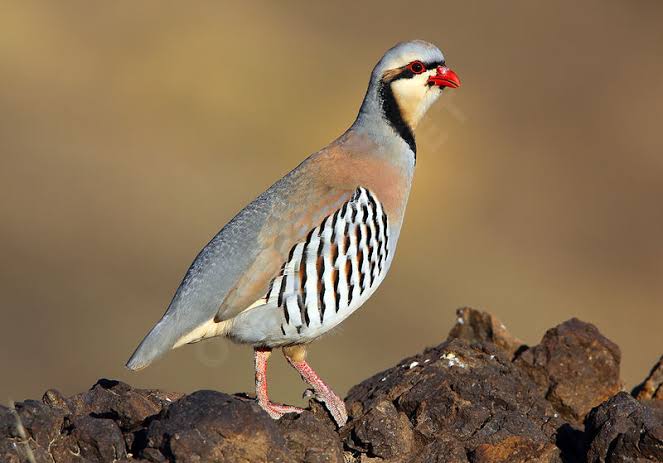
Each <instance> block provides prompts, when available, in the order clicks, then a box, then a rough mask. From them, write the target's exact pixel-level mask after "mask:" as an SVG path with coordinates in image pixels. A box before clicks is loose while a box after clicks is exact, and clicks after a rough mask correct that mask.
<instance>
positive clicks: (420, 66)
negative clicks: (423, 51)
mask: <svg viewBox="0 0 663 463" xmlns="http://www.w3.org/2000/svg"><path fill="white" fill-rule="evenodd" d="M407 68H408V69H409V70H410V71H412V72H413V73H415V74H421V73H422V72H424V71H425V70H426V66H424V63H422V62H421V61H412V62H411V63H410V64H408V65H407Z"/></svg>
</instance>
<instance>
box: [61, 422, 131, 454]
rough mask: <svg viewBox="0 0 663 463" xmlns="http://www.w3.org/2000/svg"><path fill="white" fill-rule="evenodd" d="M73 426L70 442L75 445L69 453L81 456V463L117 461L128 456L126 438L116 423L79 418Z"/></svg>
mask: <svg viewBox="0 0 663 463" xmlns="http://www.w3.org/2000/svg"><path fill="white" fill-rule="evenodd" d="M72 424H73V430H72V432H71V438H72V439H70V442H75V444H74V448H70V449H69V451H70V452H71V453H72V454H80V457H81V461H85V460H92V461H115V460H119V459H120V458H124V457H126V456H127V452H126V449H125V445H124V437H123V436H122V432H121V431H120V428H119V427H118V425H117V424H116V423H115V421H113V420H110V419H106V418H94V417H92V416H79V417H76V418H74V420H73V423H72ZM76 460H78V459H76Z"/></svg>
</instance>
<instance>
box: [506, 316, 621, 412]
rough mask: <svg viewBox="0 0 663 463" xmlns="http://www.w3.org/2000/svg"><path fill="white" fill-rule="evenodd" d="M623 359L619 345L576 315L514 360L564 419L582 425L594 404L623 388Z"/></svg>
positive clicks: (547, 333)
mask: <svg viewBox="0 0 663 463" xmlns="http://www.w3.org/2000/svg"><path fill="white" fill-rule="evenodd" d="M620 359H621V353H620V350H619V347H617V345H616V344H614V343H613V342H612V341H610V340H609V339H607V338H606V337H604V336H603V335H602V334H601V333H600V332H599V331H598V330H597V329H596V327H595V326H594V325H591V324H589V323H585V322H582V321H580V320H578V319H575V318H573V319H571V320H568V321H566V322H564V323H562V324H561V325H558V326H556V327H555V328H552V329H550V330H548V331H547V332H546V334H545V335H544V337H543V340H542V341H541V344H539V345H538V346H535V347H532V348H529V349H525V350H524V351H522V352H521V353H520V355H518V356H517V358H516V359H515V361H514V363H515V365H517V366H518V367H519V368H520V369H522V370H523V371H524V372H525V373H527V375H528V376H529V377H530V378H531V379H532V380H533V381H534V382H535V383H536V384H538V385H539V387H540V388H541V390H542V391H543V393H544V396H545V398H546V399H547V400H548V401H549V402H550V403H551V404H552V405H553V406H554V407H555V409H556V410H557V411H558V412H559V413H560V414H561V415H562V417H563V418H564V419H566V420H568V421H570V422H572V423H574V424H581V423H582V421H583V419H584V417H585V415H586V414H587V413H588V412H589V411H590V410H591V409H592V408H593V407H596V406H597V405H599V404H600V403H602V402H604V401H605V400H607V399H609V398H610V397H612V396H613V395H615V394H616V393H617V392H619V391H620V389H621V381H620V379H619V362H620Z"/></svg>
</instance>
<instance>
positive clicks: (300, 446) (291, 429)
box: [278, 401, 344, 463]
mask: <svg viewBox="0 0 663 463" xmlns="http://www.w3.org/2000/svg"><path fill="white" fill-rule="evenodd" d="M311 409H312V411H308V410H307V411H305V412H304V413H302V414H301V415H294V414H293V415H288V416H284V417H283V418H282V419H280V420H279V422H278V425H279V428H280V429H281V432H282V434H283V437H284V438H285V441H286V447H287V449H288V455H289V456H290V458H292V460H293V461H298V462H303V463H344V456H343V445H342V443H341V439H340V438H339V435H338V432H337V431H336V425H335V424H334V422H333V421H332V419H331V417H330V416H329V414H328V412H327V411H326V410H325V409H324V408H323V407H322V405H321V404H320V403H318V402H315V401H311Z"/></svg>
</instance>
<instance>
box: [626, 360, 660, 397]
mask: <svg viewBox="0 0 663 463" xmlns="http://www.w3.org/2000/svg"><path fill="white" fill-rule="evenodd" d="M633 395H634V396H635V398H636V399H638V400H661V401H663V355H662V356H661V358H660V359H659V360H658V363H657V364H656V365H654V368H652V369H651V371H650V372H649V376H647V379H645V380H644V381H643V382H642V384H639V385H638V386H636V387H635V389H633Z"/></svg>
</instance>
